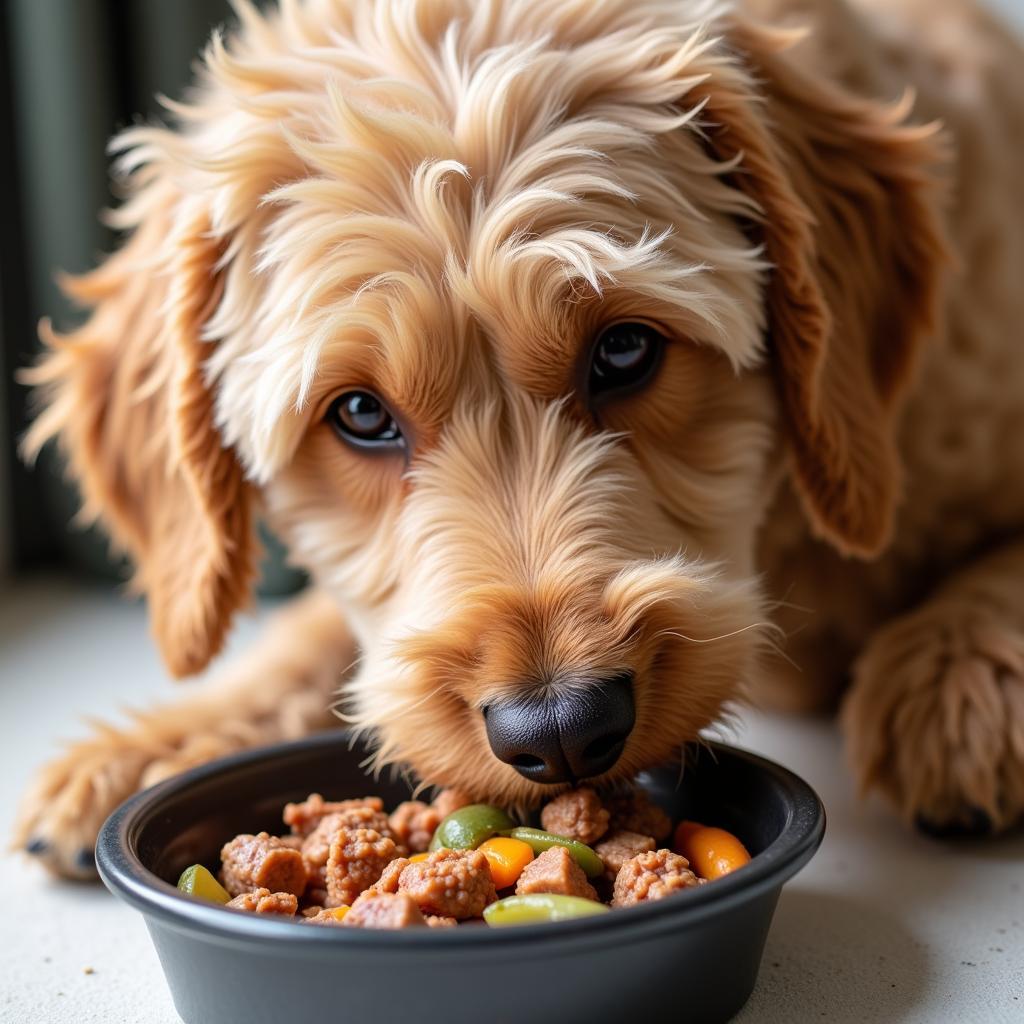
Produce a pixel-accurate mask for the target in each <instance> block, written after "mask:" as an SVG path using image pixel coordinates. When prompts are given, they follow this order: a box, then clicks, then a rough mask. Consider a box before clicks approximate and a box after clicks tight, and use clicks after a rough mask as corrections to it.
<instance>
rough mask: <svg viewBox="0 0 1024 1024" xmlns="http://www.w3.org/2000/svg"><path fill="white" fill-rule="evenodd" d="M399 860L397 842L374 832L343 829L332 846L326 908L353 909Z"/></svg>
mask: <svg viewBox="0 0 1024 1024" xmlns="http://www.w3.org/2000/svg"><path fill="white" fill-rule="evenodd" d="M397 857H398V849H397V847H396V846H395V842H394V840H393V839H391V838H389V837H388V836H382V835H381V834H380V833H379V832H377V831H375V830H374V829H372V828H352V829H349V828H342V829H339V830H338V832H337V833H336V834H335V836H334V839H333V840H332V842H331V847H330V850H329V852H328V855H327V866H326V868H325V869H324V874H325V876H326V878H327V901H326V904H325V905H326V906H328V907H347V906H351V905H352V904H353V903H354V902H355V900H356V898H357V897H358V896H359V895H360V893H362V892H364V891H365V890H367V889H369V888H370V886H371V885H373V883H374V882H376V881H377V880H378V879H379V878H380V876H381V874H383V872H384V869H385V868H386V867H387V866H388V864H390V863H391V861H393V860H395V859H396V858H397Z"/></svg>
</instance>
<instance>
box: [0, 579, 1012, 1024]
mask: <svg viewBox="0 0 1024 1024" xmlns="http://www.w3.org/2000/svg"><path fill="white" fill-rule="evenodd" d="M257 626H258V623H257V622H256V621H254V620H248V621H246V622H245V623H243V625H242V627H241V629H240V630H239V631H238V634H237V635H236V637H235V639H234V644H235V645H236V646H241V645H242V644H244V643H245V641H246V638H247V637H251V636H252V634H253V632H254V630H255V629H256V628H257ZM174 687H175V684H172V683H170V682H168V681H167V680H166V679H165V677H164V675H163V673H162V671H161V669H160V666H159V664H158V662H157V659H156V655H155V653H154V651H153V649H152V647H151V646H150V644H149V641H148V638H147V636H146V628H145V617H144V613H143V609H142V608H141V607H140V606H138V605H134V604H130V603H126V602H123V601H120V600H118V599H117V598H116V597H115V596H114V595H112V594H111V593H110V592H109V591H106V590H101V589H97V588H93V587H87V586H84V585H82V584H76V583H72V582H69V581H66V580H62V579H49V580H36V581H32V582H30V583H27V584H25V583H23V584H21V585H20V586H19V587H18V588H17V589H8V590H7V591H6V592H4V593H2V594H0V722H2V723H3V743H2V744H0V751H2V753H0V756H2V762H0V807H2V808H3V814H4V821H3V825H4V826H6V825H7V824H8V823H9V820H10V818H11V816H12V815H13V810H14V804H15V801H16V799H17V797H18V795H19V793H20V792H21V790H22V788H23V787H24V785H25V782H26V780H27V778H28V775H29V773H30V772H31V770H32V768H33V766H34V765H36V764H38V763H40V762H41V761H42V760H44V759H45V758H47V757H49V756H51V755H52V754H53V753H54V752H55V750H56V749H57V748H56V744H57V740H58V739H59V738H61V737H67V736H71V735H75V734H79V733H80V732H81V730H82V728H83V726H82V725H81V724H80V719H81V716H83V715H85V714H90V715H98V716H115V715H116V714H117V712H118V709H119V708H122V707H124V706H126V705H129V704H135V705H139V704H144V703H147V702H149V701H152V700H154V699H156V698H160V697H164V698H165V697H167V696H169V695H171V694H172V693H173V691H174ZM729 738H730V739H731V740H733V741H734V742H737V743H739V744H740V745H742V746H746V747H749V748H750V749H753V750H756V751H759V752H762V753H765V754H767V755H768V756H770V757H772V758H774V759H776V760H778V761H781V762H782V763H783V764H786V765H788V766H789V767H790V768H792V769H794V770H795V771H796V772H798V773H799V774H801V775H803V776H804V777H805V778H806V779H808V781H810V782H811V783H812V784H813V785H814V786H815V788H816V789H817V790H818V792H819V794H820V795H821V797H822V799H823V800H824V802H825V805H826V808H827V810H828V814H829V828H828V834H827V836H826V839H825V843H824V845H823V846H822V849H821V851H820V852H819V854H818V856H817V857H816V858H815V859H814V860H813V861H812V862H811V864H810V866H809V867H808V868H807V869H806V870H805V871H804V872H803V873H802V874H801V875H799V876H798V877H797V878H796V879H795V880H794V881H793V882H791V883H790V885H789V886H787V888H786V889H785V890H784V892H783V895H782V898H781V901H780V903H779V908H778V913H777V915H776V919H775V923H774V925H773V927H772V931H771V935H770V937H769V940H768V947H767V950H766V952H765V957H764V962H763V964H762V969H761V975H760V978H759V981H758V984H757V988H756V990H755V992H754V995H753V997H752V999H751V1001H750V1003H749V1004H748V1005H747V1007H746V1009H745V1010H744V1011H743V1013H742V1014H741V1015H740V1017H739V1018H737V1019H738V1020H739V1021H742V1022H743V1024H753V1022H773V1024H774V1022H778V1024H801V1022H803V1021H829V1022H834V1024H843V1022H850V1024H873V1022H877V1024H898V1022H905V1024H937V1022H945V1021H970V1022H978V1024H1003V1022H1005V1024H1010V1022H1014V1024H1020V1022H1024V835H1020V834H1018V835H1016V836H1013V837H1009V838H1004V839H1002V840H1000V841H998V842H991V843H975V842H971V843H966V844H958V845H955V846H947V845H941V844H937V843H934V842H932V841H929V840H925V839H922V838H919V837H917V836H915V835H911V834H909V833H907V832H905V831H904V830H903V829H902V828H901V827H900V826H899V825H898V824H897V823H896V822H895V821H894V820H893V819H892V818H890V817H889V815H888V814H887V812H886V811H885V810H884V809H883V808H881V807H878V806H875V805H873V804H869V805H860V804H857V803H856V802H855V801H854V800H853V796H852V792H851V787H850V785H849V781H848V779H847V777H846V775H845V773H844V771H843V767H842V761H841V752H840V748H839V744H838V740H837V736H836V733H835V730H834V728H833V726H832V725H831V724H830V723H828V722H823V721H794V720H789V719H782V718H775V717H766V716H750V717H749V718H747V719H746V720H745V721H744V722H743V723H742V724H741V726H740V727H739V728H738V729H737V730H735V731H734V733H733V734H732V735H731V736H730V737H729ZM5 831H6V828H5ZM0 865H2V867H0V870H2V872H3V877H4V879H5V880H6V882H7V884H6V885H5V897H4V900H3V907H2V910H0V949H2V950H3V951H4V952H3V960H4V968H3V970H0V1020H2V1021H4V1022H7V1021H9V1022H11V1024H34V1022H45V1024H64V1022H68V1024H70V1022H75V1024H92V1022H95V1024H132V1022H139V1024H174V1022H177V1020H178V1017H177V1015H176V1014H175V1012H174V1008H173V1006H172V1004H171V1000H170V997H169V995H168V993H167V989H166V987H165V985H164V981H163V977H162V975H161V973H160V966H159V964H158V962H157V959H156V954H155V953H154V951H153V948H152V946H151V945H150V943H149V938H148V935H147V934H146V930H145V927H144V926H143V924H142V920H141V918H140V917H139V916H138V915H137V914H136V913H135V912H134V911H132V910H129V909H128V908H127V907H125V906H123V905H121V904H119V903H117V902H116V901H115V900H114V899H113V897H110V896H108V895H107V893H106V891H105V890H104V889H102V888H101V887H99V886H87V885H74V884H69V883H60V882H55V881H53V880H51V879H50V878H48V877H46V876H45V875H44V874H43V873H42V872H41V871H40V870H39V869H38V868H37V867H36V866H34V865H31V864H28V863H26V862H25V860H24V859H23V858H21V857H20V856H16V855H11V854H9V853H5V854H4V855H3V857H2V860H0Z"/></svg>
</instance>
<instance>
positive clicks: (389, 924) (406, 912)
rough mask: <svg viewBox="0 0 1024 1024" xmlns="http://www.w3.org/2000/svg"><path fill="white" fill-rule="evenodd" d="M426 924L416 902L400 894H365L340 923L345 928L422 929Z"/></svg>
mask: <svg viewBox="0 0 1024 1024" xmlns="http://www.w3.org/2000/svg"><path fill="white" fill-rule="evenodd" d="M426 923H427V922H426V921H425V920H424V918H423V914H422V913H421V912H420V908H419V907H418V906H417V905H416V901H415V900H414V899H413V898H412V897H411V896H407V895H406V894H405V893H401V892H374V893H366V894H365V895H364V896H360V897H359V899H358V900H356V902H355V903H353V904H352V909H351V910H350V911H349V912H348V913H347V914H346V915H345V919H344V920H343V921H342V924H343V925H344V926H345V927H346V928H423V927H425V926H426Z"/></svg>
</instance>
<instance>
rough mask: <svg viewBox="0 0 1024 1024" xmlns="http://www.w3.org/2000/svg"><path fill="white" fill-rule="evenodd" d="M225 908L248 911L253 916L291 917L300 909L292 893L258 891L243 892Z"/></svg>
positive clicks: (229, 901)
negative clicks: (277, 915) (281, 915)
mask: <svg viewBox="0 0 1024 1024" xmlns="http://www.w3.org/2000/svg"><path fill="white" fill-rule="evenodd" d="M225 906H228V907H232V908H233V909H235V910H248V911H249V912H250V913H253V914H283V915H284V916H286V917H291V916H292V915H293V914H294V913H295V911H296V910H298V909H299V901H298V900H297V899H296V898H295V895H294V894H293V893H290V892H271V891H270V890H269V889H257V890H256V891H255V892H243V893H242V894H241V895H239V896H236V897H235V898H234V899H233V900H228V902H227V903H226V904H225Z"/></svg>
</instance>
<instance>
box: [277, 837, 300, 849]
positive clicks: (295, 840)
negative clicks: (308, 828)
mask: <svg viewBox="0 0 1024 1024" xmlns="http://www.w3.org/2000/svg"><path fill="white" fill-rule="evenodd" d="M277 838H278V839H280V840H281V845H282V846H287V847H288V849H289V850H301V849H302V844H303V843H304V842H305V840H304V839H303V838H302V836H278V837H277Z"/></svg>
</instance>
